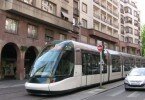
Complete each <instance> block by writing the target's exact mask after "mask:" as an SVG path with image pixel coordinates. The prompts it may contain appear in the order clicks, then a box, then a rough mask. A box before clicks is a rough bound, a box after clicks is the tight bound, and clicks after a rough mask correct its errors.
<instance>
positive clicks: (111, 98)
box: [86, 85, 145, 100]
mask: <svg viewBox="0 0 145 100" xmlns="http://www.w3.org/2000/svg"><path fill="white" fill-rule="evenodd" d="M96 98H97V100H145V95H144V91H140V90H131V91H125V89H124V86H123V85H122V86H119V87H117V88H114V89H112V90H109V91H106V92H104V93H101V94H98V95H94V96H92V97H88V98H87V99H86V100H96Z"/></svg>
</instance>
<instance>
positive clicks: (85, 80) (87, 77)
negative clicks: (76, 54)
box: [82, 52, 99, 86]
mask: <svg viewBox="0 0 145 100" xmlns="http://www.w3.org/2000/svg"><path fill="white" fill-rule="evenodd" d="M98 61H99V56H98V55H97V54H96V53H95V54H93V53H90V52H82V86H85V85H90V84H94V83H96V82H97V81H98V80H97V77H96V74H98V73H99V62H98Z"/></svg>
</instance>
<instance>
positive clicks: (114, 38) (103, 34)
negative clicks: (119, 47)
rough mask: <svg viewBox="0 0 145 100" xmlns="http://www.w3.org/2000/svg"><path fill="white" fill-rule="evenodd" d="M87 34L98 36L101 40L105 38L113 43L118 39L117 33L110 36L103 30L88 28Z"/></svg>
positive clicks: (117, 41)
mask: <svg viewBox="0 0 145 100" xmlns="http://www.w3.org/2000/svg"><path fill="white" fill-rule="evenodd" d="M89 35H90V36H93V37H98V38H100V39H102V40H107V41H111V42H114V43H119V39H118V36H117V35H115V36H111V35H108V34H107V33H106V32H105V33H103V32H100V31H97V30H93V29H90V30H89Z"/></svg>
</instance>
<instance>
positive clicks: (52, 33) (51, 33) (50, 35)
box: [45, 29, 54, 42]
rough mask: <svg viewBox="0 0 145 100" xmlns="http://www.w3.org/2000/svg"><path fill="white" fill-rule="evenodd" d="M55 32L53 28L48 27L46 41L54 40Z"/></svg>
mask: <svg viewBox="0 0 145 100" xmlns="http://www.w3.org/2000/svg"><path fill="white" fill-rule="evenodd" d="M53 35H54V32H53V31H52V30H49V29H46V30H45V41H48V42H49V41H53Z"/></svg>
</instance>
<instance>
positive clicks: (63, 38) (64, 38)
mask: <svg viewBox="0 0 145 100" xmlns="http://www.w3.org/2000/svg"><path fill="white" fill-rule="evenodd" d="M59 39H60V40H66V39H67V37H66V35H64V34H60V38H59Z"/></svg>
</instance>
